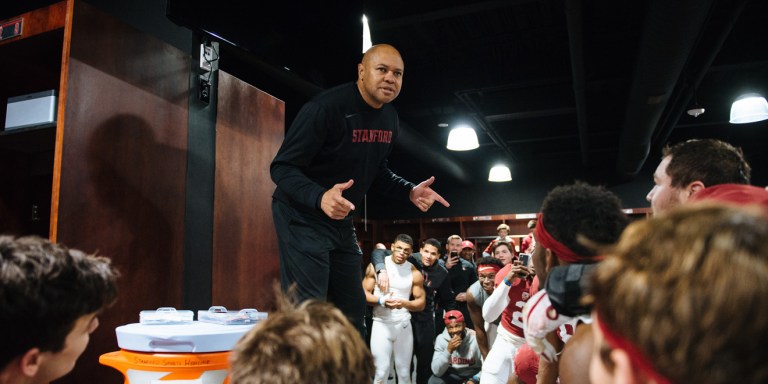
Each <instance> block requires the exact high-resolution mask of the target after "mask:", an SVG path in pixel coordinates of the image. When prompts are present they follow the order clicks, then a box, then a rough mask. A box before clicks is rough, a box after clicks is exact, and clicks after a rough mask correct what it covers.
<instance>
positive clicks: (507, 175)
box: [488, 165, 512, 183]
mask: <svg viewBox="0 0 768 384" xmlns="http://www.w3.org/2000/svg"><path fill="white" fill-rule="evenodd" d="M488 181H493V182H496V183H500V182H505V181H512V172H510V171H509V167H507V166H506V165H495V166H494V167H493V168H491V171H490V172H488Z"/></svg>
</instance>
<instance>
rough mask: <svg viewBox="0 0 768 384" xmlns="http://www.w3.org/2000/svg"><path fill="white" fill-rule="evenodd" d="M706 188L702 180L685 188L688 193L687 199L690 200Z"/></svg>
mask: <svg viewBox="0 0 768 384" xmlns="http://www.w3.org/2000/svg"><path fill="white" fill-rule="evenodd" d="M706 187H707V186H706V185H704V183H702V182H701V181H700V180H696V181H694V182H692V183H690V184H688V186H687V187H686V188H685V190H686V191H687V192H688V196H687V199H690V198H691V196H693V195H695V194H697V193H699V192H701V191H702V190H704V188H706Z"/></svg>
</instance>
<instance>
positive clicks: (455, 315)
mask: <svg viewBox="0 0 768 384" xmlns="http://www.w3.org/2000/svg"><path fill="white" fill-rule="evenodd" d="M443 320H445V325H448V324H450V322H451V321H457V322H462V323H463V322H464V315H463V314H462V313H461V312H460V311H457V310H455V309H454V310H452V311H448V312H446V313H445V316H443Z"/></svg>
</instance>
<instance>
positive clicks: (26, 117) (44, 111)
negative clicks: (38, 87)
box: [5, 90, 56, 131]
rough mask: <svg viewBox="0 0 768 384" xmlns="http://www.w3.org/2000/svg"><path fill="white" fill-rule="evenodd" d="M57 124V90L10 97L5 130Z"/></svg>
mask: <svg viewBox="0 0 768 384" xmlns="http://www.w3.org/2000/svg"><path fill="white" fill-rule="evenodd" d="M54 124H56V91H55V90H48V91H43V92H36V93H30V94H27V95H22V96H15V97H10V98H8V107H7V109H6V114H5V130H6V131H10V130H14V129H21V128H30V127H38V126H48V125H54Z"/></svg>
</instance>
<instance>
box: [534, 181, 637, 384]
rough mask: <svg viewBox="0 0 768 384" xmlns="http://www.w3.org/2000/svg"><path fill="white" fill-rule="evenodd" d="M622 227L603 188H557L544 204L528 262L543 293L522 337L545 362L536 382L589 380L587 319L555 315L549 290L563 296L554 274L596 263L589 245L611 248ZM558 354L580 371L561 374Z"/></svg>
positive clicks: (614, 201)
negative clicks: (585, 367)
mask: <svg viewBox="0 0 768 384" xmlns="http://www.w3.org/2000/svg"><path fill="white" fill-rule="evenodd" d="M627 223H628V218H627V216H626V215H625V214H624V213H623V211H622V209H621V202H620V201H619V199H618V197H616V195H614V194H613V193H611V192H610V191H608V190H607V189H605V188H603V187H596V186H591V185H588V184H585V183H575V184H572V185H566V186H560V187H557V188H555V189H553V190H552V191H550V193H549V194H548V195H547V197H546V198H545V199H544V202H543V203H542V210H541V213H540V214H539V216H538V218H537V223H536V230H535V232H534V236H535V237H536V242H537V246H536V250H535V252H534V255H533V262H534V265H535V267H536V272H537V274H538V277H539V279H540V281H542V282H546V283H545V285H544V287H545V289H542V290H540V291H539V292H537V293H536V294H535V295H534V296H533V297H531V299H530V300H529V301H528V304H527V305H526V307H525V310H524V313H523V319H524V322H525V328H524V329H525V338H526V340H527V342H528V344H529V345H530V346H531V347H532V348H533V349H534V350H535V351H536V352H538V353H539V354H541V355H542V356H543V357H544V358H543V359H541V361H540V363H539V376H538V383H554V382H556V380H557V378H558V377H559V376H560V375H561V374H562V375H563V379H566V376H568V378H572V379H573V380H572V381H570V382H586V381H587V380H588V379H587V377H586V375H587V374H588V372H586V370H584V369H583V367H584V366H585V365H586V364H587V362H588V359H589V351H590V350H591V345H588V344H586V345H583V346H582V344H583V343H582V340H587V341H590V340H591V336H590V334H589V331H590V330H591V328H590V326H589V325H588V323H589V322H590V320H589V317H588V316H585V317H582V318H578V317H575V316H573V315H570V316H565V315H564V314H563V313H558V311H557V310H556V307H555V306H554V305H553V304H555V303H557V302H558V300H556V297H550V296H551V293H552V292H548V291H553V290H557V292H559V293H563V291H564V289H563V287H566V288H567V287H569V286H568V284H567V283H568V281H567V279H568V278H569V276H567V275H565V276H564V275H562V274H559V273H558V272H559V271H562V269H563V268H565V267H566V266H569V265H580V266H586V265H589V264H593V263H596V262H598V261H599V260H601V257H600V256H599V253H598V250H597V249H596V247H595V246H594V245H600V244H605V245H611V244H613V243H615V242H616V241H617V240H618V238H619V236H620V235H621V232H622V231H623V230H624V228H625V227H626V225H627ZM577 293H578V292H577ZM550 299H552V300H550ZM571 335H574V336H573V339H571V340H569V338H570V336H571ZM566 342H568V344H565V343H566ZM564 345H565V346H566V347H565V350H563V346H564ZM571 345H576V346H580V347H574V348H571ZM569 349H570V351H569ZM561 350H563V353H564V354H566V353H569V352H570V353H571V354H570V356H569V357H568V358H565V356H564V357H563V360H565V361H564V362H562V364H563V366H566V364H574V365H573V366H574V367H578V366H579V365H580V366H581V368H579V369H576V370H562V371H561V369H560V368H561V365H560V364H558V361H557V360H558V356H557V354H558V352H559V351H561ZM569 375H570V376H569ZM578 375H581V376H578ZM564 381H565V380H564Z"/></svg>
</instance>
